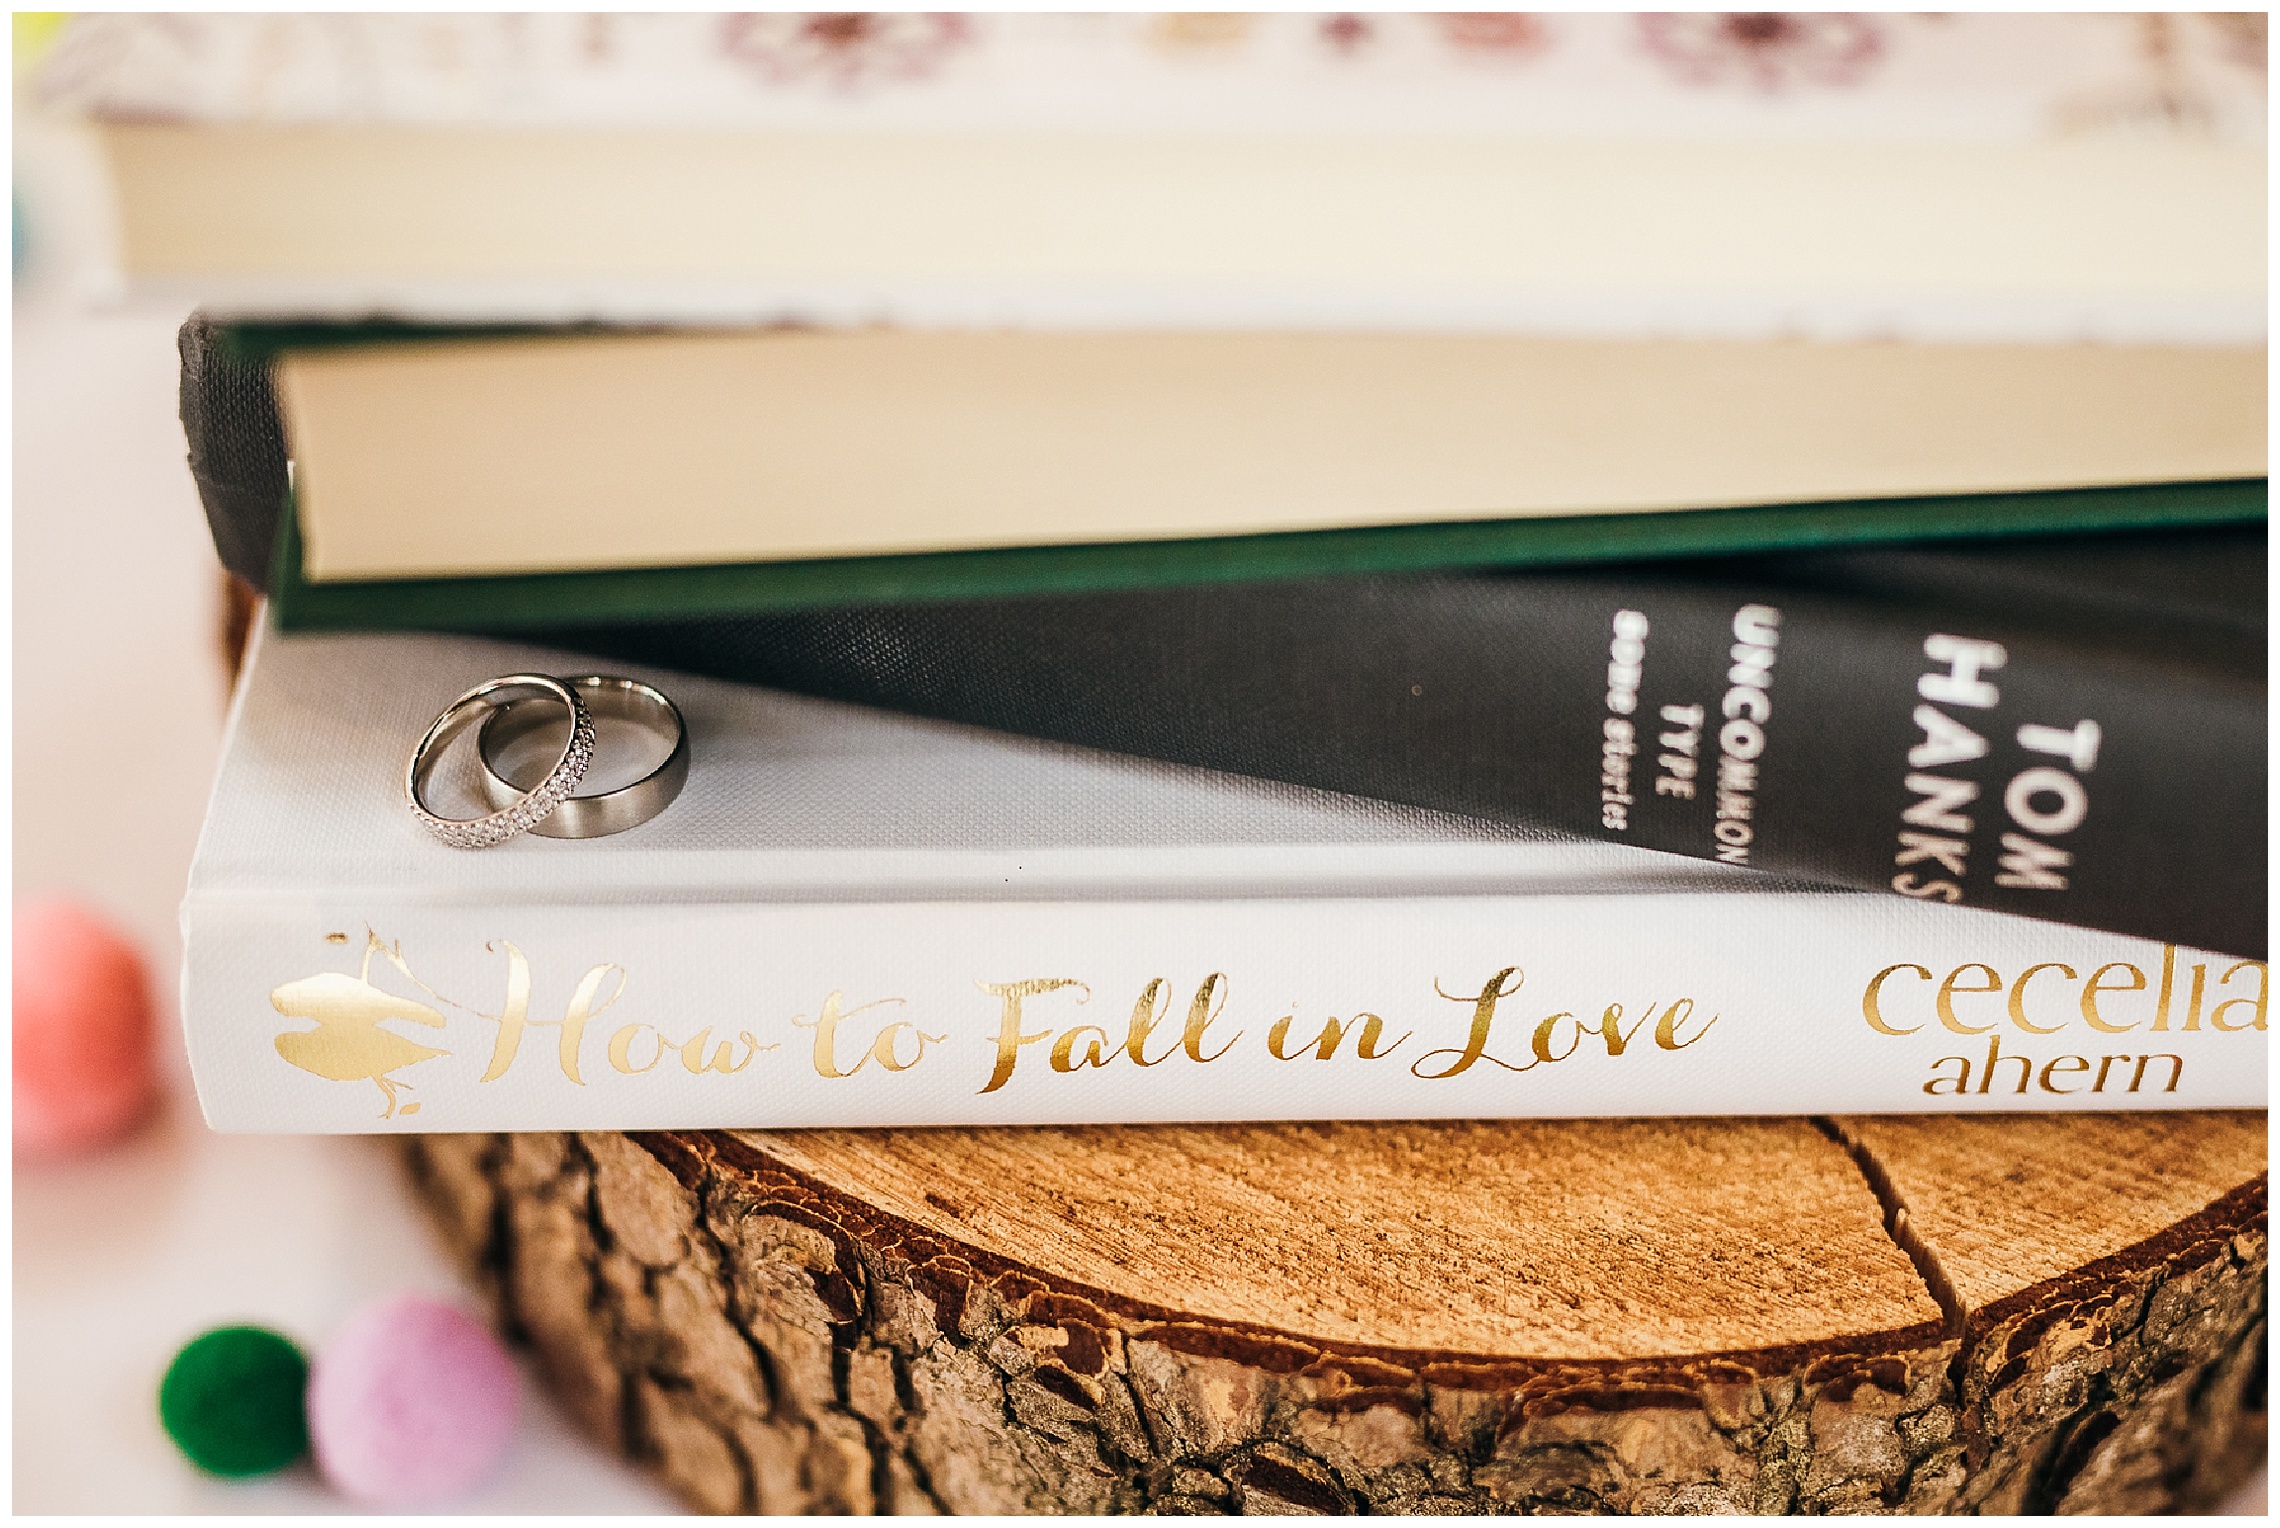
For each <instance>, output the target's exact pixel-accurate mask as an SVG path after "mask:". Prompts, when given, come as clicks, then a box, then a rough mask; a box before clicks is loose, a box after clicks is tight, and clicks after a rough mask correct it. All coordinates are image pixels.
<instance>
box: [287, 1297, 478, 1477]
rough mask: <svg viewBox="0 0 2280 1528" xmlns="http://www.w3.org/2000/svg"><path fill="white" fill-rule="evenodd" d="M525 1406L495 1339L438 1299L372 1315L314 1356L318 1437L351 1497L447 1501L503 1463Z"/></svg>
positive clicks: (325, 1464)
mask: <svg viewBox="0 0 2280 1528" xmlns="http://www.w3.org/2000/svg"><path fill="white" fill-rule="evenodd" d="M519 1400H520V1396H519V1387H518V1385H517V1383H516V1378H515V1366H514V1363H513V1361H512V1360H510V1359H509V1358H508V1357H507V1353H506V1349H504V1348H503V1347H501V1346H500V1345H499V1340H498V1339H497V1338H495V1337H493V1336H492V1335H491V1334H490V1333H489V1332H488V1331H486V1330H485V1329H484V1328H483V1327H482V1326H480V1325H479V1324H477V1323H476V1322H475V1321H473V1320H471V1319H469V1318H468V1317H467V1316H465V1315H462V1314H461V1313H460V1312H459V1311H458V1310H456V1309H454V1308H453V1307H451V1306H449V1305H445V1304H443V1303H442V1302H441V1301H437V1300H426V1299H422V1298H420V1297H419V1296H417V1295H404V1296H401V1297H399V1298H397V1299H393V1300H385V1301H382V1302H381V1303H380V1304H378V1305H375V1306H372V1307H371V1308H369V1309H367V1310H366V1311H364V1312H363V1313H362V1314H361V1315H359V1316H357V1317H356V1319H354V1320H353V1321H351V1322H349V1324H348V1325H347V1326H345V1327H343V1328H342V1329H341V1331H340V1333H339V1334H338V1335H337V1336H335V1337H334V1338H333V1340H332V1342H331V1343H330V1344H328V1345H327V1346H326V1347H325V1349H324V1351H323V1352H321V1353H319V1354H318V1355H317V1362H316V1367H315V1369H314V1371H313V1372H312V1373H311V1374H310V1376H309V1440H310V1442H311V1443H312V1444H313V1445H314V1446H315V1448H316V1454H317V1463H318V1465H319V1466H320V1467H321V1468H322V1469H323V1470H324V1472H325V1477H326V1478H327V1479H329V1480H330V1481H331V1482H332V1483H333V1485H334V1486H336V1487H337V1488H338V1489H339V1490H340V1491H341V1493H342V1494H343V1495H346V1496H351V1497H354V1498H356V1499H357V1500H359V1501H366V1502H372V1503H375V1504H377V1505H381V1506H390V1507H408V1506H416V1505H420V1504H423V1503H435V1502H443V1501H447V1500H449V1499H450V1498H452V1497H454V1496H458V1495H460V1494H462V1493H464V1492H466V1491H467V1490H469V1489H470V1488H472V1487H473V1486H475V1485H476V1484H477V1483H478V1482H480V1481H481V1480H482V1478H483V1477H484V1476H485V1475H487V1474H489V1473H490V1471H491V1469H492V1467H493V1466H495V1465H496V1464H497V1463H498V1462H499V1456H500V1455H501V1454H503V1453H505V1452H506V1448H507V1443H508V1441H509V1440H510V1439H512V1438H513V1436H514V1430H515V1412H516V1409H517V1406H518V1404H519Z"/></svg>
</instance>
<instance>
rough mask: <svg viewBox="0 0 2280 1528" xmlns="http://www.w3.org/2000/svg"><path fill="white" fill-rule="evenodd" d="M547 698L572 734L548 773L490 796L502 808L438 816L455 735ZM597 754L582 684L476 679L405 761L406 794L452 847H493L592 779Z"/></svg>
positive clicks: (424, 822) (522, 677) (520, 677)
mask: <svg viewBox="0 0 2280 1528" xmlns="http://www.w3.org/2000/svg"><path fill="white" fill-rule="evenodd" d="M659 698H660V699H663V697H662V696H660V697H659ZM541 700H545V701H552V702H554V703H555V704H557V705H560V706H561V707H562V708H563V709H564V710H565V711H567V712H568V713H569V715H570V735H569V737H568V738H566V739H565V740H564V741H563V744H562V753H561V756H560V757H558V758H557V759H556V760H555V761H554V764H553V767H551V768H550V769H548V770H547V772H546V774H545V775H544V776H543V777H542V778H540V779H539V780H538V781H536V782H535V783H534V784H533V785H532V786H531V787H530V788H529V789H528V790H520V789H516V788H514V787H511V786H509V787H507V789H506V790H505V792H504V793H503V794H493V795H492V796H491V803H492V805H493V806H495V807H497V808H498V810H496V811H494V812H491V813H490V814H488V815H487V816H483V817H439V816H437V815H436V814H435V812H433V811H432V810H430V809H429V807H428V804H427V799H426V798H427V784H428V777H429V776H430V775H431V774H433V773H434V772H435V764H436V760H437V759H438V758H440V757H441V756H442V754H443V750H444V749H445V748H447V747H448V746H450V744H451V741H452V739H454V738H456V737H458V736H459V734H460V733H462V732H464V731H466V730H467V729H468V728H469V727H470V726H472V725H474V723H475V722H476V721H477V720H478V719H482V718H486V717H488V718H490V719H492V720H496V719H497V718H498V717H499V716H500V715H503V714H504V712H505V710H506V709H507V708H509V707H512V706H514V705H516V704H517V703H527V702H536V701H541ZM486 725H487V724H486ZM593 758H594V719H593V717H592V716H590V715H588V714H587V711H586V703H585V701H583V700H582V699H580V698H579V694H578V691H577V689H576V688H575V687H574V686H573V685H569V684H565V683H564V682H563V681H561V680H559V679H555V678H551V677H550V676H548V675H545V674H509V675H507V676H506V677H505V678H503V679H493V680H489V681H487V682H485V683H483V684H479V685H477V686H475V688H474V689H472V690H469V691H468V692H467V693H466V694H464V695H462V696H460V697H459V698H458V699H457V700H455V701H453V702H452V703H451V704H450V705H448V706H446V707H444V710H443V714H442V715H441V716H439V717H437V718H436V719H435V725H434V726H432V727H430V728H428V730H427V736H425V737H423V738H421V739H420V744H419V746H418V747H417V748H415V749H413V750H412V761H411V763H410V764H408V765H406V766H405V768H404V798H405V800H406V801H408V802H409V803H410V804H411V808H412V815H413V816H414V817H417V818H418V819H419V820H420V825H421V826H422V827H424V828H426V829H427V830H428V831H429V832H430V833H433V834H434V835H435V836H436V837H437V838H440V839H442V840H443V841H444V842H445V843H447V844H449V845H450V846H451V847H452V848H454V849H488V848H490V847H492V846H493V845H495V844H503V843H505V842H506V841H507V840H508V839H510V838H513V837H514V836H515V835H516V834H518V833H527V832H529V831H530V830H531V829H533V828H535V827H537V826H538V825H539V824H540V823H541V822H544V821H545V820H546V819H547V818H548V817H549V815H550V814H552V813H553V812H554V811H555V810H556V809H557V808H558V807H560V806H561V805H562V803H563V802H564V801H566V800H568V799H569V798H570V793H571V792H572V791H574V790H576V789H577V788H578V782H579V781H581V780H583V779H585V777H586V766H587V765H588V764H590V763H592V762H593ZM684 767H685V765H684ZM485 773H486V774H488V771H485Z"/></svg>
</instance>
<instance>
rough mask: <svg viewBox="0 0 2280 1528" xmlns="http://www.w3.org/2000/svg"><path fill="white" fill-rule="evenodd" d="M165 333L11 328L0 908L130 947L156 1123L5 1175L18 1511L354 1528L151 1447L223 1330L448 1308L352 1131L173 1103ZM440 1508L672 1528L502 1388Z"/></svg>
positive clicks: (417, 1233)
mask: <svg viewBox="0 0 2280 1528" xmlns="http://www.w3.org/2000/svg"><path fill="white" fill-rule="evenodd" d="M179 318H180V315H178V314H171V313H134V314H112V315H108V316H105V315H96V314H88V313H84V312H75V311H72V310H71V309H69V308H66V307H64V306H62V305H60V304H57V305H52V306H51V305H48V304H46V303H43V302H42V301H41V300H40V297H39V294H38V293H37V292H36V291H35V292H34V293H32V294H31V295H30V296H28V297H25V298H20V299H19V301H18V302H17V304H16V308H15V481H14V488H15V498H14V503H15V515H14V524H15V545H14V551H15V567H14V573H15V611H14V622H15V624H14V636H15V646H14V653H15V664H14V677H15V750H14V764H15V772H14V783H15V800H14V806H15V812H14V819H15V891H16V897H17V899H18V900H19V901H22V900H25V899H28V898H35V897H41V898H44V897H53V896H67V897H71V898H75V899H78V900H80V901H83V902H85V903H86V904H88V905H89V906H91V907H93V908H95V909H97V910H99V911H100V912H102V913H104V914H106V915H108V916H109V917H110V918H112V919H113V920H114V921H116V922H117V923H118V924H119V925H120V926H122V927H123V928H125V929H126V930H127V931H128V932H129V933H131V934H132V935H133V936H134V938H135V939H136V940H138V941H139V942H140V944H141V946H142V949H143V952H144V954H145V956H146V957H147V959H148V960H149V962H150V967H151V972H152V975H153V977H154V980H155V984H156V986H157V987H158V989H159V994H160V1000H161V1004H162V1007H163V1010H164V1023H165V1024H166V1026H167V1027H166V1029H165V1031H164V1035H163V1042H164V1043H163V1055H164V1062H163V1065H164V1068H165V1074H166V1086H167V1102H166V1107H165V1109H164V1111H163V1112H162V1113H161V1114H160V1116H159V1117H158V1118H156V1119H154V1120H153V1121H152V1122H151V1124H150V1125H149V1127H148V1128H146V1129H144V1130H143V1131H141V1132H140V1133H138V1134H137V1135H135V1136H134V1137H133V1138H132V1139H130V1140H128V1141H126V1142H124V1143H122V1144H121V1145H119V1146H118V1147H116V1148H114V1149H112V1150H110V1151H106V1152H103V1153H100V1154H97V1155H95V1156H91V1157H86V1158H82V1159H79V1160H76V1161H69V1162H60V1163H36V1162H21V1161H19V1162H17V1163H16V1164H15V1172H14V1198H15V1214H14V1255H15V1256H14V1273H15V1305H14V1317H15V1325H14V1337H15V1354H14V1362H15V1387H14V1391H13V1397H14V1423H15V1426H14V1432H15V1438H14V1458H13V1465H14V1492H13V1502H14V1506H15V1510H16V1511H18V1512H215V1513H238V1512H244V1513H321V1512H339V1511H346V1510H351V1509H350V1506H349V1504H348V1503H345V1502H343V1501H342V1500H341V1499H340V1498H338V1497H336V1496H335V1495H333V1494H332V1493H331V1492H330V1491H329V1490H327V1489H326V1487H325V1486H324V1484H323V1483H322V1482H321V1481H320V1480H319V1479H318V1478H317V1477H316V1475H315V1474H314V1473H313V1472H312V1471H311V1470H309V1469H308V1468H307V1467H306V1466H303V1467H300V1468H297V1469H295V1470H291V1471H288V1472H286V1473H285V1474H283V1475H280V1476H276V1477H273V1478H271V1479H269V1480H267V1481H262V1482H258V1483H254V1484H231V1483H227V1482H222V1481H215V1480H210V1479H207V1478H205V1477H203V1476H201V1475H200V1474H199V1473H198V1472H197V1471H195V1470H193V1469H192V1468H190V1466H189V1465H187V1464H186V1463H184V1462H183V1460H182V1459H181V1457H180V1456H179V1455H178V1454H176V1453H175V1451H174V1448H173V1445H172V1444H171V1443H169V1442H168V1441H167V1439H166V1436H165V1434H164V1433H162V1432H161V1431H160V1430H159V1425H158V1414H157V1405H156V1396H157V1387H158V1378H159V1375H160V1374H161V1373H162V1372H163V1371H164V1369H165V1367H166V1363H167V1361H168V1359H170V1358H171V1357H172V1356H173V1354H174V1351H175V1349H176V1348H177V1347H179V1346H180V1345H181V1344H182V1343H183V1342H184V1341H185V1340H186V1339H188V1338H190V1337H192V1336H194V1335H196V1334H197V1333H198V1332H199V1331H201V1330H203V1329H204V1328H206V1327H208V1326H211V1325H215V1324H218V1323H222V1322H226V1321H241V1320H252V1321H259V1322H263V1323H266V1324H270V1325H274V1326H276V1327H278V1328H279V1329H280V1330H282V1331H285V1332H288V1333H290V1334H292V1335H293V1336H294V1337H296V1338H298V1339H299V1340H300V1341H302V1342H303V1343H304V1344H319V1343H322V1342H323V1341H324V1339H325V1338H326V1337H327V1336H328V1335H329V1334H330V1333H332V1332H333V1331H334V1330H335V1329H337V1328H338V1327H339V1326H340V1324H341V1323H342V1322H343V1321H344V1320H346V1319H347V1317H348V1316H349V1315H351V1314H352V1313H353V1312H355V1311H356V1310H357V1309H359V1308H360V1307H362V1306H363V1305H365V1304H367V1303H369V1302H371V1301H374V1300H377V1299H380V1298H383V1297H385V1296H388V1295H391V1294H396V1293H401V1292H405V1291H419V1292H423V1293H429V1294H437V1295H443V1296H446V1297H449V1298H454V1299H459V1300H463V1301H467V1302H468V1304H469V1306H470V1308H476V1307H475V1305H474V1302H473V1300H472V1298H471V1295H470V1292H469V1291H467V1290H466V1289H465V1288H463V1287H462V1285H461V1283H460V1281H459V1279H458V1278H457V1276H456V1274H455V1272H454V1271H453V1269H452V1267H451V1265H450V1264H449V1263H448V1262H447V1261H446V1260H445V1258H444V1256H443V1254H442V1252H441V1251H440V1249H439V1248H438V1247H437V1246H436V1244H435V1242H434V1240H433V1238H432V1237H431V1236H430V1235H429V1233H428V1230H427V1227H426V1225H425V1223H424V1221H423V1220H422V1218H421V1216H420V1213H419V1211H418V1209H417V1207H416V1206H415V1205H414V1204H413V1202H412V1199H411V1196H410V1194H409V1193H408V1191H407V1189H406V1186H405V1183H404V1180H403V1178H402V1176H401V1174H400V1173H399V1172H398V1170H397V1169H396V1167H395V1165H394V1163H393V1161H392V1160H391V1159H390V1158H389V1157H388V1156H387V1155H386V1154H385V1153H384V1152H383V1150H382V1149H381V1148H380V1146H379V1145H378V1143H377V1142H374V1141H371V1140H368V1139H342V1138H306V1139H304V1138H292V1137H274V1136H221V1135H215V1134H213V1133H212V1132H210V1131H208V1130H207V1129H206V1127H205V1125H204V1124H203V1123H202V1122H201V1121H200V1120H199V1118H198V1113H197V1107H196V1105H195V1104H194V1103H193V1102H192V1101H191V1098H190V1090H189V1080H188V1064H187V1062H186V1061H185V1060H184V1058H183V1054H182V1046H181V1042H180V1038H179V1034H178V1032H177V1031H176V1030H175V1029H174V1028H173V1027H172V1026H173V1023H174V1019H175V1014H174V1003H173V997H172V989H173V985H174V970H175V965H176V960H177V956H178V948H179V947H178V942H177V937H176V932H175V904H176V903H177V902H178V901H179V900H180V898H181V895H182V885H183V880H184V877H185V875H186V873H187V871H188V868H189V863H190V852H191V849H192V847H193V845H194V844H195V842H196V839H197V833H198V823H199V819H200V817H201V815H202V814H203V812H204V809H205V801H206V790H207V785H208V782H209V780H210V778H211V776H212V773H213V765H214V755H215V748H216V745H217V744H218V743H219V741H220V736H221V720H222V709H223V704H224V693H223V673H222V666H221V657H220V646H219V641H218V635H217V621H218V618H219V587H220V586H219V576H220V575H219V573H218V571H217V569H216V565H215V562H214V554H213V546H212V543H211V542H210V541H209V540H208V539H207V536H206V529H205V521H204V519H203V517H202V515H201V514H200V511H199V507H198V499H197V493H196V490H195V489H194V488H193V486H192V484H191V481H190V474H189V470H188V469H187V468H186V467H185V466H184V464H183V442H182V431H181V428H180V426H179V425H178V424H177V423H176V421H175V412H174V411H175V379H176V372H175V354H174V329H175V326H176V324H177V322H178V321H179ZM525 1406H526V1409H525V1414H524V1423H523V1427H522V1429H521V1432H520V1434H519V1436H518V1437H517V1440H516V1443H515V1445H514V1448H513V1450H512V1452H511V1453H510V1454H509V1456H508V1458H507V1460H506V1461H505V1463H504V1464H503V1466H502V1467H501V1469H500V1471H499V1473H498V1474H497V1475H496V1476H495V1477H494V1478H493V1479H492V1480H491V1482H490V1483H489V1484H488V1485H487V1486H486V1487H484V1488H483V1489H482V1490H480V1491H479V1492H477V1493H476V1494H475V1495H473V1496H471V1497H469V1498H468V1499H466V1500H465V1501H462V1502H459V1503H456V1504H454V1505H455V1506H456V1507H457V1508H458V1509H459V1510H471V1511H483V1512H545V1513H561V1512H569V1513H622V1512H643V1513H648V1512H670V1511H674V1510H676V1507H675V1504H674V1502H673V1501H672V1499H671V1498H670V1497H668V1496H667V1495H666V1494H665V1493H664V1492H662V1491H660V1490H658V1489H657V1488H656V1487H655V1486H654V1485H652V1484H650V1483H649V1482H648V1481H647V1480H645V1479H643V1478H642V1477H641V1476H639V1475H638V1474H636V1473H635V1472H633V1471H632V1470H630V1469H627V1468H625V1467H624V1466H621V1465H619V1464H617V1463H616V1462H615V1461H613V1460H611V1459H609V1458H607V1457H605V1456H604V1455H602V1454H601V1453H600V1452H599V1451H598V1450H596V1449H594V1448H591V1447H589V1446H588V1445H587V1444H586V1443H585V1442H584V1441H583V1440H582V1439H580V1438H578V1437H576V1436H575V1435H573V1434H572V1432H571V1431H570V1429H569V1426H568V1424H567V1423H566V1422H564V1421H563V1420H562V1418H561V1417H560V1416H559V1414H558V1413H556V1412H555V1411H554V1410H553V1409H552V1408H551V1407H550V1406H549V1405H548V1404H547V1402H546V1401H545V1399H544V1398H543V1397H542V1396H541V1395H539V1393H538V1391H537V1389H536V1387H535V1386H534V1385H526V1387H525Z"/></svg>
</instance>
